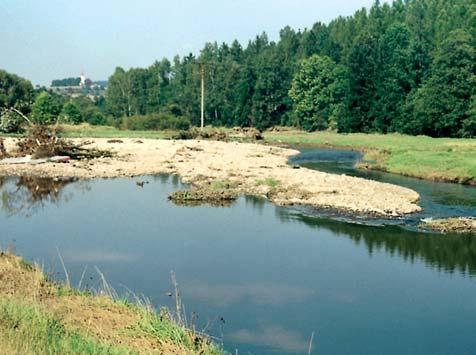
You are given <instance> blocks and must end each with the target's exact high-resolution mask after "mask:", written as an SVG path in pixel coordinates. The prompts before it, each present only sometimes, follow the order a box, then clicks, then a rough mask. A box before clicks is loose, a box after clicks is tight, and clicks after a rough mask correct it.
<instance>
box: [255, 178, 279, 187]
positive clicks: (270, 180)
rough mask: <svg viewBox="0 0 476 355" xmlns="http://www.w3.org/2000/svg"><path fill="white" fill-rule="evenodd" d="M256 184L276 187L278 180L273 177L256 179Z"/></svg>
mask: <svg viewBox="0 0 476 355" xmlns="http://www.w3.org/2000/svg"><path fill="white" fill-rule="evenodd" d="M256 185H257V186H263V185H265V186H269V187H272V188H273V189H274V188H276V187H278V186H279V185H280V182H279V181H278V180H275V179H273V178H266V179H264V180H256Z"/></svg>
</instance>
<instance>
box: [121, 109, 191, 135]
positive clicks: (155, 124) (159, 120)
mask: <svg viewBox="0 0 476 355" xmlns="http://www.w3.org/2000/svg"><path fill="white" fill-rule="evenodd" d="M190 125H191V124H190V120H189V119H188V118H185V117H176V116H173V115H171V114H166V113H159V114H149V115H144V116H140V115H136V116H131V117H126V118H124V119H123V120H122V124H121V128H122V129H128V130H132V131H151V130H162V129H176V130H187V129H189V128H190Z"/></svg>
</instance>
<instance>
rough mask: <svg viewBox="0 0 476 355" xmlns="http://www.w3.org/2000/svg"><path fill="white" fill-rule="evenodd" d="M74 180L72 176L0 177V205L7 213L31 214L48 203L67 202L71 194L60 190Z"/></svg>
mask: <svg viewBox="0 0 476 355" xmlns="http://www.w3.org/2000/svg"><path fill="white" fill-rule="evenodd" d="M75 181H76V180H75V179H73V178H63V179H52V178H43V177H33V176H22V177H18V178H15V177H11V178H6V177H0V193H1V207H2V209H3V210H5V211H6V212H7V214H9V215H15V214H23V215H25V216H31V215H32V214H34V213H35V212H36V211H37V210H39V209H42V208H44V207H45V206H46V205H48V204H54V205H60V204H61V203H62V202H67V201H68V200H69V199H70V198H71V195H70V194H63V192H62V190H63V189H64V188H65V187H66V186H67V185H69V184H71V183H73V182H75ZM83 186H85V185H84V184H83Z"/></svg>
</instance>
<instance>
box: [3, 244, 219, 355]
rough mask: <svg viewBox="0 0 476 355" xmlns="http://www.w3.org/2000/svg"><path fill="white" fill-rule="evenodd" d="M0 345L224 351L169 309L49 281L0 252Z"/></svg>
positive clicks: (79, 350)
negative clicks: (153, 308) (176, 319)
mask: <svg viewBox="0 0 476 355" xmlns="http://www.w3.org/2000/svg"><path fill="white" fill-rule="evenodd" d="M0 280H1V283H0V349H3V350H5V351H7V352H8V353H9V354H142V353H143V354H150V353H163V354H210V355H212V354H223V352H222V351H221V350H220V349H219V348H218V347H216V346H215V345H213V344H211V343H210V342H209V341H208V340H206V339H205V338H204V337H203V336H201V335H197V334H195V333H193V332H191V331H189V330H187V329H186V328H185V327H184V326H181V325H178V324H177V323H176V322H174V321H173V320H172V319H171V317H170V316H169V314H168V313H166V312H161V313H160V314H157V313H155V312H153V311H151V310H149V309H148V308H147V307H144V306H141V305H133V304H129V303H127V302H124V301H115V300H113V299H112V298H111V297H107V296H94V295H91V294H87V293H80V292H77V291H75V290H73V289H71V288H68V287H64V286H58V285H55V284H52V283H51V282H48V281H47V280H46V279H45V276H44V275H43V273H42V272H41V271H40V270H39V269H38V268H35V267H32V266H30V265H28V264H26V263H25V262H23V261H22V259H20V258H18V257H16V256H13V255H11V254H4V253H0Z"/></svg>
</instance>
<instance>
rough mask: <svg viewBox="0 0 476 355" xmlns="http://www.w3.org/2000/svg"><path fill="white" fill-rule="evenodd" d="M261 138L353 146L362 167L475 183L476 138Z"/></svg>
mask: <svg viewBox="0 0 476 355" xmlns="http://www.w3.org/2000/svg"><path fill="white" fill-rule="evenodd" d="M265 140H266V141H267V142H269V143H288V144H314V145H319V146H333V147H342V148H346V149H356V150H360V151H363V152H364V153H365V156H364V162H363V164H361V165H362V167H367V168H370V169H377V170H383V171H388V172H392V173H396V174H402V175H407V176H413V177H418V178H423V179H429V180H437V181H449V182H460V183H470V184H476V139H455V138H438V139H437V138H430V137H426V136H417V137H413V136H405V135H400V134H388V135H381V134H360V133H358V134H337V133H331V132H316V133H306V132H301V131H294V130H289V131H282V132H268V133H266V134H265Z"/></svg>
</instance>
